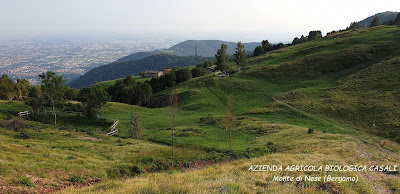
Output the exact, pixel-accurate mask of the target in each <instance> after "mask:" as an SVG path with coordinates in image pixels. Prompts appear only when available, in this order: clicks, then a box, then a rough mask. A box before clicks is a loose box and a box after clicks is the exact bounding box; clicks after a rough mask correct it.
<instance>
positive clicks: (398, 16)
mask: <svg viewBox="0 0 400 194" xmlns="http://www.w3.org/2000/svg"><path fill="white" fill-rule="evenodd" d="M394 24H395V25H400V12H399V13H398V14H397V17H396V19H395V20H394Z"/></svg>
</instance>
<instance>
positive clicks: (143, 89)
mask: <svg viewBox="0 0 400 194" xmlns="http://www.w3.org/2000/svg"><path fill="white" fill-rule="evenodd" d="M137 88H138V95H137V97H138V98H137V105H139V106H144V105H146V104H147V103H148V102H150V99H151V96H152V95H153V92H152V88H151V86H150V84H148V83H140V84H138V85H137Z"/></svg>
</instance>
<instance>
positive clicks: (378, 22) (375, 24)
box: [370, 17, 382, 27]
mask: <svg viewBox="0 0 400 194" xmlns="http://www.w3.org/2000/svg"><path fill="white" fill-rule="evenodd" d="M380 25H382V23H381V18H379V17H375V19H374V20H372V22H371V25H370V27H374V26H380Z"/></svg>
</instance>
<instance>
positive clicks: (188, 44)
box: [117, 40, 261, 62]
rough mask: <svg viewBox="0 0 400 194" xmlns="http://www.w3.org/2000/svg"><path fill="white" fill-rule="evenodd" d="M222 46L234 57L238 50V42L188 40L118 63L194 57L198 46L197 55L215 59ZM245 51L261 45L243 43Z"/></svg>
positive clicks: (135, 54)
mask: <svg viewBox="0 0 400 194" xmlns="http://www.w3.org/2000/svg"><path fill="white" fill-rule="evenodd" d="M221 44H226V45H227V46H228V53H229V54H230V55H233V54H234V53H235V49H236V42H228V41H221V40H187V41H184V42H181V43H179V44H177V45H174V46H172V47H171V48H168V49H164V50H155V51H148V52H138V53H134V54H131V55H128V56H126V57H123V58H121V59H119V60H117V62H126V61H131V60H138V59H143V58H145V57H149V56H152V55H157V54H162V53H168V54H173V55H177V56H194V55H195V48H196V45H197V55H198V56H202V57H214V55H215V53H216V52H217V50H218V49H219V48H221ZM243 45H244V46H245V49H246V50H247V51H251V52H252V51H253V50H254V48H256V47H257V46H260V45H261V43H256V42H250V43H243Z"/></svg>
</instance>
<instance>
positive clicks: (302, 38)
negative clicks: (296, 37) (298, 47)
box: [300, 35, 308, 42]
mask: <svg viewBox="0 0 400 194" xmlns="http://www.w3.org/2000/svg"><path fill="white" fill-rule="evenodd" d="M307 39H308V37H305V36H304V35H301V37H300V42H307Z"/></svg>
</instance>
